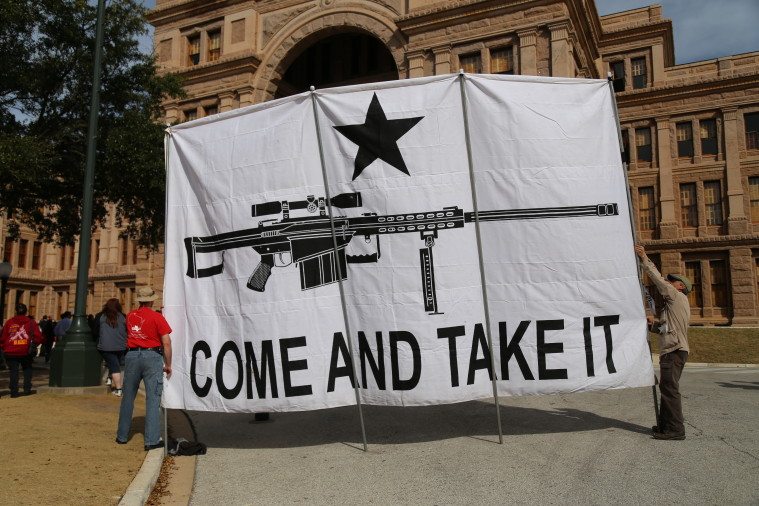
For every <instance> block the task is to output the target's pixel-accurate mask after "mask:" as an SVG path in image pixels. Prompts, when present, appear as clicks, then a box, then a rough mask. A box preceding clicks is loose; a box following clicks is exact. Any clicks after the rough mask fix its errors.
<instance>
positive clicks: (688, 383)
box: [191, 367, 759, 504]
mask: <svg viewBox="0 0 759 506" xmlns="http://www.w3.org/2000/svg"><path fill="white" fill-rule="evenodd" d="M681 390H682V392H683V404H684V410H685V416H686V420H687V426H686V431H687V439H686V440H685V441H656V440H653V439H651V437H650V435H649V431H650V427H651V425H653V424H654V422H655V420H654V413H653V401H652V398H651V389H650V388H641V389H628V390H616V391H606V392H594V393H583V394H567V395H554V396H542V397H518V398H503V399H501V417H502V420H503V430H504V444H503V445H499V444H498V443H497V440H498V437H497V428H496V417H495V411H494V409H495V408H494V405H493V404H492V403H491V402H466V403H461V404H453V405H443V406H430V407H416V408H382V407H365V410H364V416H365V419H366V430H367V437H368V439H369V451H368V452H367V453H364V452H363V451H361V450H360V448H361V435H360V434H361V433H360V429H359V425H358V416H357V410H356V408H355V407H349V408H337V409H331V410H323V411H312V412H302V413H279V414H273V415H272V421H271V422H269V423H252V422H253V416H252V415H251V414H221V413H201V412H192V413H191V417H192V419H193V422H194V424H195V427H196V429H197V432H198V439H199V440H200V441H202V442H204V443H206V444H207V445H208V447H209V449H208V454H207V455H205V456H201V457H199V458H198V463H197V468H196V478H195V486H194V490H193V495H192V504H211V503H214V502H219V501H223V502H224V503H230V504H266V503H274V504H283V503H309V504H355V503H372V504H389V503H393V504H443V503H444V504H471V503H487V504H496V503H499V504H504V503H530V504H535V503H546V504H560V503H567V502H572V503H592V504H602V503H623V504H640V503H643V504H656V503H675V504H686V503H689V504H709V503H714V504H716V503H726V504H756V503H758V502H759V487H757V486H756V483H757V482H759V428H758V426H757V422H758V421H759V369H757V368H714V367H690V368H687V369H686V371H685V372H684V374H683V379H682V382H681Z"/></svg>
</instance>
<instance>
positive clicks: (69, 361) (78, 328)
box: [49, 318, 103, 387]
mask: <svg viewBox="0 0 759 506" xmlns="http://www.w3.org/2000/svg"><path fill="white" fill-rule="evenodd" d="M77 320H78V318H74V322H73V323H72V324H71V327H70V328H69V330H68V332H66V336H65V338H64V339H63V340H62V341H61V342H59V343H58V344H56V346H55V348H53V351H52V354H51V357H50V383H49V385H50V386H51V387H92V386H98V385H100V382H101V371H100V369H101V363H102V360H103V359H102V357H101V355H100V352H99V351H98V350H97V347H96V345H95V342H94V341H93V339H92V331H91V330H90V327H89V325H87V320H86V319H85V318H82V320H83V322H80V321H77Z"/></svg>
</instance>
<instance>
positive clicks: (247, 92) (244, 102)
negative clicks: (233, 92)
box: [237, 86, 255, 107]
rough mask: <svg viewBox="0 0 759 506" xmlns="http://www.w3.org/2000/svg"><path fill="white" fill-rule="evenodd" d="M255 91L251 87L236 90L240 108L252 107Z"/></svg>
mask: <svg viewBox="0 0 759 506" xmlns="http://www.w3.org/2000/svg"><path fill="white" fill-rule="evenodd" d="M254 91H255V90H254V89H253V87H252V86H246V87H245V88H240V89H239V90H237V93H238V94H239V95H240V107H247V106H249V105H253V92H254Z"/></svg>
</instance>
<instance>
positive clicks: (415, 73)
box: [406, 51, 424, 79]
mask: <svg viewBox="0 0 759 506" xmlns="http://www.w3.org/2000/svg"><path fill="white" fill-rule="evenodd" d="M406 60H407V61H408V77H409V79H413V78H415V77H424V51H411V52H409V53H407V54H406Z"/></svg>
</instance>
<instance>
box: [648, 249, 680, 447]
mask: <svg viewBox="0 0 759 506" xmlns="http://www.w3.org/2000/svg"><path fill="white" fill-rule="evenodd" d="M635 254H636V255H638V257H639V258H640V260H641V264H642V266H643V270H644V271H645V272H646V274H648V277H649V278H650V279H651V281H652V282H653V283H654V285H655V286H656V289H657V290H658V291H659V293H660V294H661V296H662V298H663V299H664V309H663V310H662V316H661V318H660V319H659V320H658V321H652V322H651V323H653V328H654V329H657V330H658V332H659V355H660V357H659V367H660V369H661V372H660V376H661V378H660V379H659V391H660V392H661V412H660V414H659V425H656V426H654V427H653V428H652V430H653V437H654V439H670V440H671V439H674V440H682V439H685V424H684V423H683V422H684V419H683V405H682V400H681V398H680V375H681V374H682V372H683V367H685V362H687V361H688V351H689V348H688V323H689V321H690V304H689V303H688V294H689V293H690V291H691V289H692V287H693V285H692V284H691V282H690V280H689V279H688V278H686V277H685V276H682V275H680V274H667V277H666V279H665V278H664V277H663V276H662V275H661V274H660V273H659V271H658V270H657V269H656V266H655V265H654V264H653V262H651V260H650V259H649V258H648V256H647V255H646V251H645V249H644V248H643V246H640V245H638V246H635ZM651 319H653V317H651Z"/></svg>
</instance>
